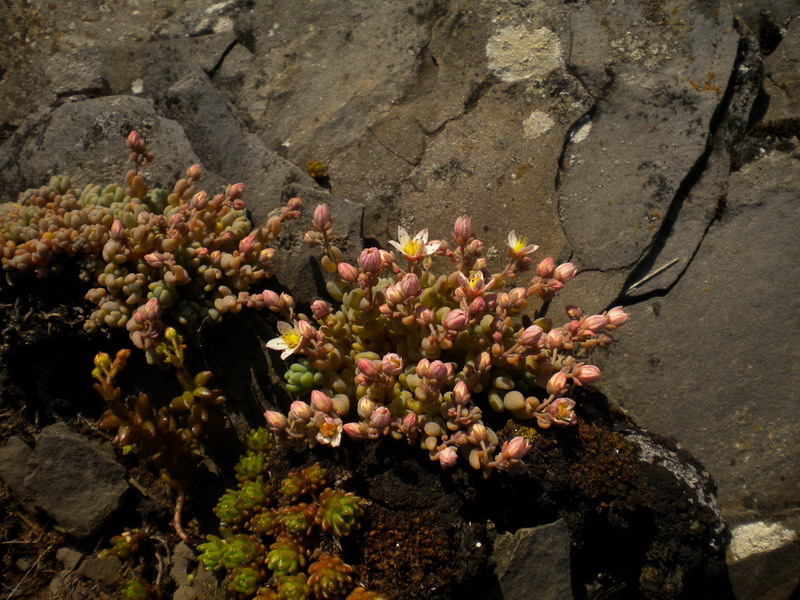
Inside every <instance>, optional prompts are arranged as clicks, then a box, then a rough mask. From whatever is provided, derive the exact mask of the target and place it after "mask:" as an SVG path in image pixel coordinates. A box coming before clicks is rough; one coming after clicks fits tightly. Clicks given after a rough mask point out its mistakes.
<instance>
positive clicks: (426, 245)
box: [389, 227, 442, 262]
mask: <svg viewBox="0 0 800 600" xmlns="http://www.w3.org/2000/svg"><path fill="white" fill-rule="evenodd" d="M397 238H398V240H399V241H394V240H390V241H389V243H390V244H391V245H392V246H394V247H395V248H397V249H398V250H399V251H400V253H401V254H402V255H403V258H405V259H406V260H409V261H412V262H416V261H418V260H421V259H423V258H425V257H426V256H430V255H431V254H433V253H434V252H436V251H437V250H438V249H439V246H441V245H442V243H441V242H436V241H432V242H428V230H427V229H423V230H422V231H420V232H418V233H417V234H416V235H415V236H414V237H413V238H412V237H411V236H409V235H408V232H407V231H406V230H405V229H403V228H402V227H398V228H397Z"/></svg>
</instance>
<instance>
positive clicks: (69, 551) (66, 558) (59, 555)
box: [56, 546, 83, 571]
mask: <svg viewBox="0 0 800 600" xmlns="http://www.w3.org/2000/svg"><path fill="white" fill-rule="evenodd" d="M82 558H83V553H82V552H79V551H78V550H75V548H70V547H69V546H62V547H61V548H59V549H58V550H56V560H58V562H60V563H61V564H62V565H64V568H65V569H66V570H68V571H71V570H73V569H74V568H75V567H76V566H77V565H78V563H79V562H80V561H81V559H82Z"/></svg>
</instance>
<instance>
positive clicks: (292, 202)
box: [286, 198, 303, 210]
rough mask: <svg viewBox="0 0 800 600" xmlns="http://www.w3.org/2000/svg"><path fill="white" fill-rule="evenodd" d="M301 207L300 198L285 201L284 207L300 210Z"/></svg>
mask: <svg viewBox="0 0 800 600" xmlns="http://www.w3.org/2000/svg"><path fill="white" fill-rule="evenodd" d="M302 207H303V201H302V200H301V199H300V198H291V199H290V200H289V201H288V202H287V203H286V208H288V209H289V210H300V209H301V208H302Z"/></svg>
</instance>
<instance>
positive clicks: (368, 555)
mask: <svg viewBox="0 0 800 600" xmlns="http://www.w3.org/2000/svg"><path fill="white" fill-rule="evenodd" d="M438 520H439V519H438V517H437V515H436V514H434V513H433V512H432V511H426V512H423V513H421V514H418V515H409V514H408V513H404V514H395V513H387V512H381V513H379V514H377V515H375V517H374V519H373V521H372V523H371V524H370V525H369V526H368V527H367V528H366V529H367V530H366V531H365V533H364V536H363V538H362V541H361V542H360V543H361V544H363V546H362V552H363V560H361V561H359V562H360V567H359V577H360V579H361V580H362V581H369V582H370V585H371V587H372V585H373V582H374V587H375V588H377V589H383V590H392V591H395V592H396V593H397V594H400V595H399V596H397V597H405V594H401V593H400V592H402V591H403V590H408V589H414V588H416V589H419V588H421V587H422V586H423V585H424V587H426V588H428V589H430V588H438V587H442V586H445V585H447V584H448V583H449V582H450V581H451V580H452V579H453V578H454V574H453V573H452V572H451V568H452V566H451V565H454V564H455V562H457V561H454V560H453V552H452V548H451V547H450V545H448V540H449V539H450V537H451V534H450V533H449V532H448V531H447V530H446V528H444V527H441V526H440V525H438V524H437V521H438Z"/></svg>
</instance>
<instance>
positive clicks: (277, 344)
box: [267, 338, 289, 358]
mask: <svg viewBox="0 0 800 600" xmlns="http://www.w3.org/2000/svg"><path fill="white" fill-rule="evenodd" d="M288 347H289V345H288V344H287V343H286V341H285V340H284V339H283V338H273V339H271V340H270V341H268V342H267V348H269V349H270V350H286V349H287V348H288ZM281 358H283V357H281Z"/></svg>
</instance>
